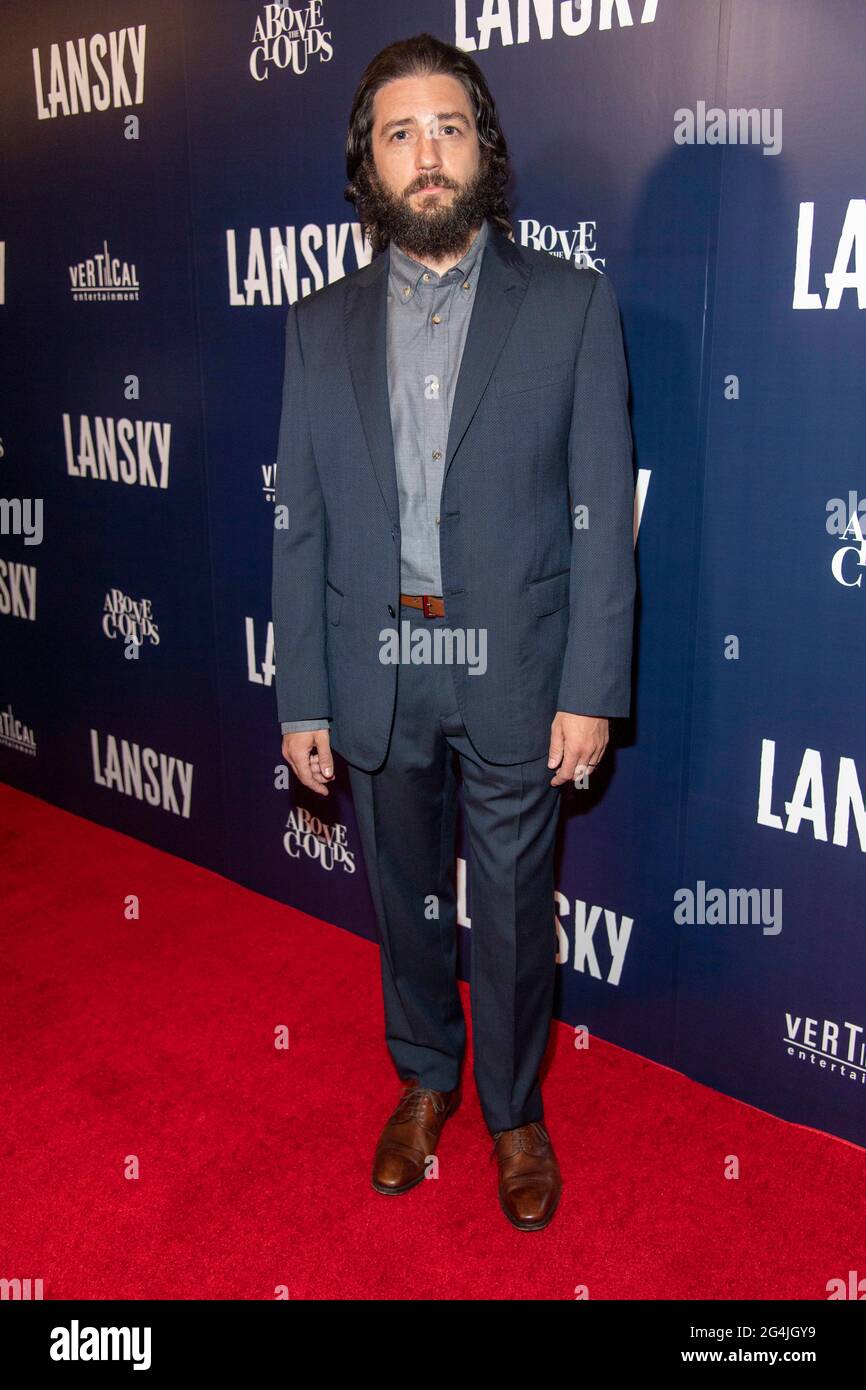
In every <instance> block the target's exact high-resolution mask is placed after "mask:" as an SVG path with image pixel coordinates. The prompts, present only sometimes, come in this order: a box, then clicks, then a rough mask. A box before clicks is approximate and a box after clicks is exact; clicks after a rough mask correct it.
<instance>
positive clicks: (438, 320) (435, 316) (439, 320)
mask: <svg viewBox="0 0 866 1390" xmlns="http://www.w3.org/2000/svg"><path fill="white" fill-rule="evenodd" d="M432 322H433V323H441V322H442V320H441V319H440V317H439V315H438V314H434V315H433V318H432Z"/></svg>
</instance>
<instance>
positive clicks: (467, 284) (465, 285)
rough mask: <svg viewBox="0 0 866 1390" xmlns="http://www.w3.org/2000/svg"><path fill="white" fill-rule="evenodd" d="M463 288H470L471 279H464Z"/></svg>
mask: <svg viewBox="0 0 866 1390" xmlns="http://www.w3.org/2000/svg"><path fill="white" fill-rule="evenodd" d="M463 288H464V290H468V289H469V288H470V286H469V281H468V280H464V281H463Z"/></svg>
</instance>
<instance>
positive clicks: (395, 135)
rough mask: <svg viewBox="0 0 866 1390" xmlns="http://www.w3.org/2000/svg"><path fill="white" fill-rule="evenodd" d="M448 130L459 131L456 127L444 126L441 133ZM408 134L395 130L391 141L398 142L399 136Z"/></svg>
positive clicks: (404, 131) (400, 142)
mask: <svg viewBox="0 0 866 1390" xmlns="http://www.w3.org/2000/svg"><path fill="white" fill-rule="evenodd" d="M446 130H454V131H456V130H457V127H456V125H443V126H442V127H441V131H446ZM408 134H409V132H408V131H407V130H395V131H394V134H393V135H392V136H391V139H392V140H396V139H397V136H398V135H408ZM402 143H403V142H402V140H401V141H398V144H402Z"/></svg>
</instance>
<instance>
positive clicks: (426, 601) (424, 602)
mask: <svg viewBox="0 0 866 1390" xmlns="http://www.w3.org/2000/svg"><path fill="white" fill-rule="evenodd" d="M431 597H432V595H431V594H422V595H421V607H422V608H423V609H424V617H425V618H435V617H436V614H435V613H433V612H431V610H430V605H429V600H430V598H431Z"/></svg>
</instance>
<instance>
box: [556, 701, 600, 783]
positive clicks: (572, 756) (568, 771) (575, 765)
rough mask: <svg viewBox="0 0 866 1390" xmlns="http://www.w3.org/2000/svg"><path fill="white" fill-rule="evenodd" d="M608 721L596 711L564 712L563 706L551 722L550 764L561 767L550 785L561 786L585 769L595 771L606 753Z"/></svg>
mask: <svg viewBox="0 0 866 1390" xmlns="http://www.w3.org/2000/svg"><path fill="white" fill-rule="evenodd" d="M609 728H610V725H609V721H608V720H607V719H598V718H596V716H595V715H594V714H565V713H564V712H563V711H562V710H560V711H559V712H558V713H557V714H556V716H555V717H554V720H553V723H552V724H551V726H550V754H549V756H548V759H547V766H548V767H558V768H559V771H558V772H557V774H556V776H555V777H553V778H551V782H550V785H551V786H552V787H559V786H561V785H562V783H563V782H570V781H572V780H573V779H574V778H575V777H582V776H583V773H584V771H586V772H588V773H589V774H590V776H591V775H592V773H593V771H594V770H595V768H596V767H597V766H598V764H599V763H600V762H601V760H602V757H603V756H604V750H605V748H606V747H607V740H608V737H609Z"/></svg>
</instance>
